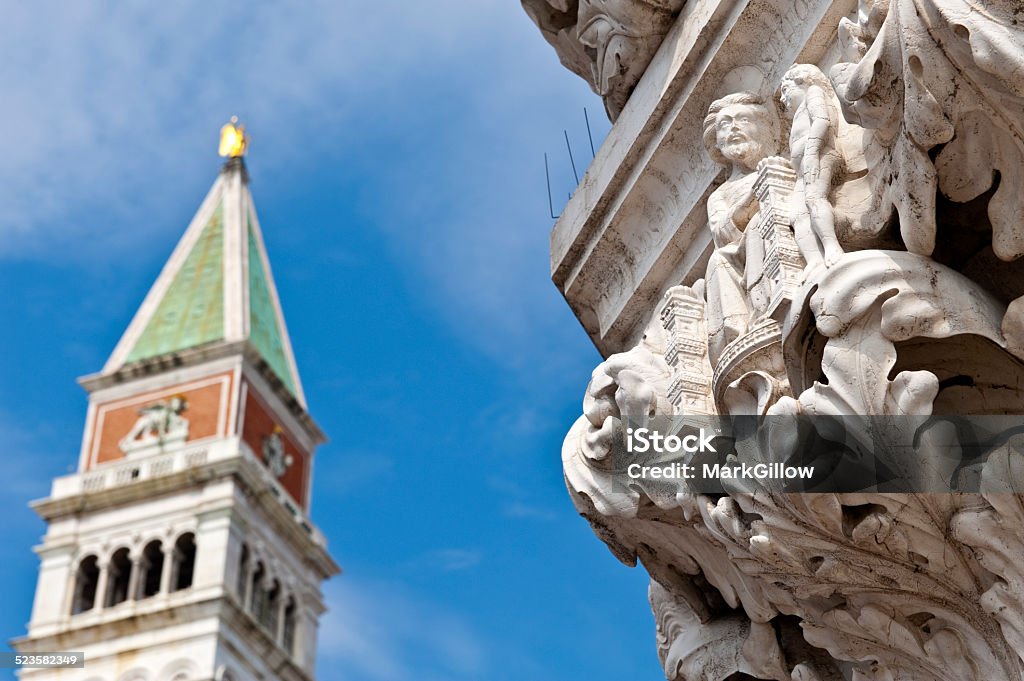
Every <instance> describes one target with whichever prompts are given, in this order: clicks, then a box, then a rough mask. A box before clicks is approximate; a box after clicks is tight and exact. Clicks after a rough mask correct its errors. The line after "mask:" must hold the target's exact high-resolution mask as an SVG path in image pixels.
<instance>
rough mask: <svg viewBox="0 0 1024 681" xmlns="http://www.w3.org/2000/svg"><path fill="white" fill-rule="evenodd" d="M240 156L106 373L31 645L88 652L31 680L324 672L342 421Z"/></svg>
mask: <svg viewBox="0 0 1024 681" xmlns="http://www.w3.org/2000/svg"><path fill="white" fill-rule="evenodd" d="M247 141H248V138H247V137H246V135H245V131H244V129H243V128H242V127H241V126H239V125H237V121H236V120H235V119H232V122H231V123H229V124H228V125H226V126H224V129H223V130H222V131H221V145H220V150H221V155H222V156H225V157H226V159H227V160H226V162H225V163H224V166H223V168H222V169H221V171H220V174H219V176H218V177H217V179H216V181H215V182H214V184H213V187H212V188H211V189H210V191H209V193H208V194H207V196H206V199H205V200H204V201H203V203H202V205H201V206H200V207H199V210H198V211H197V212H196V214H195V217H194V218H193V219H192V222H191V223H190V224H189V226H188V228H187V229H186V231H185V233H184V235H183V236H182V238H181V240H180V241H179V243H178V245H177V247H176V248H175V249H174V252H173V253H172V254H171V256H170V259H169V260H168V261H167V263H166V264H165V265H164V268H163V271H162V272H161V273H160V275H159V277H158V278H157V280H156V282H155V283H154V284H153V287H152V288H151V289H150V291H149V294H148V295H147V296H146V298H145V300H144V301H143V303H142V305H141V307H140V308H139V310H138V312H137V313H136V314H135V317H134V319H133V320H132V321H131V323H130V324H129V326H128V329H127V330H126V331H125V333H124V335H123V336H122V338H121V340H120V342H119V343H118V344H117V346H116V348H115V349H114V351H113V353H112V354H111V356H110V359H109V360H108V361H107V363H106V365H105V366H104V367H103V370H102V371H101V372H100V373H98V374H94V375H91V376H86V377H84V378H82V379H81V380H80V382H81V384H82V386H83V387H84V388H85V390H86V391H87V392H88V393H89V408H88V413H87V416H86V424H85V432H84V436H83V438H82V448H81V453H80V455H79V461H78V470H77V472H76V473H75V474H73V475H67V476H64V477H60V478H57V479H56V480H54V481H53V486H52V489H51V492H50V496H49V497H47V498H46V499H42V500H40V501H37V502H34V503H33V507H34V508H35V510H36V511H37V512H38V513H39V514H40V515H41V516H42V517H43V519H44V520H45V521H46V522H47V524H48V527H47V531H46V535H45V536H44V538H43V541H42V544H41V545H40V546H38V547H36V549H35V550H36V553H37V554H38V555H39V558H40V563H41V564H40V569H39V581H38V584H37V588H36V595H35V601H34V604H33V609H32V617H31V621H30V622H29V625H28V635H27V636H25V637H23V638H20V639H18V640H16V641H15V642H14V645H15V647H16V649H17V650H18V651H19V652H22V653H31V652H57V651H81V652H83V653H84V654H85V667H84V668H82V669H23V670H22V671H21V672H20V675H21V678H22V679H23V680H24V681H49V680H50V679H57V678H60V679H61V680H62V681H75V680H77V679H81V680H82V681H198V680H201V679H202V680H206V679H217V680H218V681H224V680H226V679H231V680H232V681H249V680H253V681H255V680H258V679H287V680H294V681H308V680H309V679H312V678H313V673H314V663H315V657H316V637H317V627H318V621H319V618H320V616H321V615H322V614H323V612H324V604H323V599H322V596H321V591H320V585H321V583H322V582H323V581H324V580H326V579H328V578H329V577H331V576H333V575H336V574H338V573H339V568H338V566H337V565H336V564H335V562H334V561H333V560H332V559H331V557H330V555H329V554H328V552H327V545H326V541H325V539H324V537H323V535H322V534H321V533H320V531H319V530H318V529H317V528H316V527H315V526H314V525H313V523H312V521H311V520H310V517H309V514H310V488H311V478H312V473H313V453H314V450H315V448H316V446H317V445H318V444H320V443H321V442H323V440H324V436H323V434H322V433H321V431H320V429H319V428H318V427H317V425H316V424H315V423H314V422H313V420H312V418H311V417H310V416H309V413H308V412H307V408H306V400H305V396H304V394H303V392H302V382H301V380H300V378H299V373H298V371H297V369H296V366H295V359H294V357H293V356H292V348H291V342H290V340H289V337H288V332H287V329H286V327H285V323H284V316H283V314H282V312H281V305H280V302H279V300H278V297H277V290H276V288H275V286H274V279H273V277H272V275H271V270H270V262H269V260H268V259H267V253H266V249H265V247H264V244H263V238H262V235H261V231H260V226H259V222H258V220H257V219H256V211H255V209H254V206H253V200H252V195H251V194H250V192H249V187H248V175H247V172H246V167H245V161H244V153H245V147H246V144H247Z"/></svg>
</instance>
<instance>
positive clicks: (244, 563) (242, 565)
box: [235, 544, 249, 599]
mask: <svg viewBox="0 0 1024 681" xmlns="http://www.w3.org/2000/svg"><path fill="white" fill-rule="evenodd" d="M248 572H249V547H248V546H247V545H245V544H242V557H241V558H239V559H238V580H237V581H236V583H235V591H236V592H237V593H238V598H239V599H244V598H245V585H246V580H245V578H246V576H247V574H246V573H248Z"/></svg>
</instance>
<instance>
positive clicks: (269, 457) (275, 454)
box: [263, 426, 294, 478]
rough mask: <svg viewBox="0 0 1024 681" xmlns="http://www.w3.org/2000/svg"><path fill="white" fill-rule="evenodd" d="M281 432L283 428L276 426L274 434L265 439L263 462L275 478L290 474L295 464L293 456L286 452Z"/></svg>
mask: <svg viewBox="0 0 1024 681" xmlns="http://www.w3.org/2000/svg"><path fill="white" fill-rule="evenodd" d="M281 432H282V431H281V426H274V432H272V433H271V434H270V435H268V436H267V437H265V438H263V460H264V461H265V462H266V464H267V468H269V469H270V472H271V473H273V475H274V477H275V478H280V477H281V476H282V475H284V474H285V473H286V472H288V469H289V468H290V467H291V465H292V463H294V462H293V460H292V456H291V454H288V453H287V452H285V449H284V440H283V439H282V438H281Z"/></svg>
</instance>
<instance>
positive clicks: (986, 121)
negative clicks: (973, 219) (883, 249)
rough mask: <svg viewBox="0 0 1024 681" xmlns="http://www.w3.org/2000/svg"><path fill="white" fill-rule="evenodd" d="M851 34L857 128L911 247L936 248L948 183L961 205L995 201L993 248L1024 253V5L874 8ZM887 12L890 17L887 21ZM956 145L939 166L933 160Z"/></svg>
mask: <svg viewBox="0 0 1024 681" xmlns="http://www.w3.org/2000/svg"><path fill="white" fill-rule="evenodd" d="M864 4H867V5H869V11H865V12H863V13H862V15H861V19H860V22H859V23H856V24H855V23H853V22H850V21H848V20H844V24H843V26H842V28H841V35H843V36H846V37H847V42H848V45H847V47H848V50H849V51H850V52H852V53H853V55H852V56H854V57H855V58H858V59H859V61H858V62H857V63H856V64H853V63H844V64H839V65H837V66H836V67H835V68H834V69H833V71H832V78H833V81H834V82H835V84H836V90H837V92H838V94H839V96H840V100H841V102H842V104H843V109H844V111H845V113H846V116H847V118H848V119H849V120H851V121H854V122H856V123H859V124H860V125H862V126H864V127H865V128H869V129H872V130H873V131H874V134H873V135H871V137H870V143H871V144H874V145H877V146H878V147H879V148H880V149H882V150H883V151H882V153H881V155H880V157H878V156H876V157H874V158H872V159H870V162H871V163H872V164H873V166H874V167H873V168H872V176H873V177H874V178H875V180H876V181H877V182H879V184H878V186H877V189H878V190H879V192H880V193H882V194H884V195H885V196H886V197H887V199H888V201H889V202H890V203H891V204H892V205H894V206H895V207H896V209H897V211H898V213H899V218H900V230H901V232H902V235H903V239H904V242H905V243H906V246H907V249H908V250H909V251H911V252H912V253H918V254H921V255H929V254H931V252H932V250H933V248H934V246H935V234H936V215H935V191H936V186H938V187H939V188H941V190H942V192H943V193H944V194H945V195H946V196H947V197H948V198H950V199H952V200H954V201H959V202H964V201H968V200H971V199H973V198H976V197H977V196H979V195H981V194H982V193H983V192H985V191H987V190H988V189H989V188H991V187H992V186H993V184H994V182H995V181H996V177H997V173H998V177H999V188H998V189H997V190H996V192H995V194H994V196H993V197H992V199H991V201H990V202H989V206H988V214H989V220H990V221H991V223H992V230H993V249H994V251H995V253H996V255H997V256H998V257H1000V258H1001V259H1003V260H1007V261H1010V260H1014V259H1016V258H1019V257H1021V255H1024V225H1022V223H1021V221H1020V215H1021V214H1022V213H1024V193H1021V192H1020V191H1019V188H1020V186H1021V181H1022V172H1024V171H1022V169H1024V129H1022V126H1021V119H1020V111H1021V110H1022V108H1024V80H1022V79H1021V73H1022V72H1024V9H1022V8H1021V6H1020V3H1019V2H1016V1H1015V0H996V1H994V2H985V3H981V2H977V0H889V2H888V9H887V11H885V10H883V6H884V5H883V2H882V1H880V0H875V1H874V2H867V3H864ZM882 16H884V20H881V17H882ZM940 145H945V147H944V148H942V150H941V151H940V152H939V154H938V156H937V158H936V160H935V162H934V163H933V162H932V159H931V157H930V156H929V152H930V151H932V150H933V149H935V148H936V147H939V146H940Z"/></svg>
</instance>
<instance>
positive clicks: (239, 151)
mask: <svg viewBox="0 0 1024 681" xmlns="http://www.w3.org/2000/svg"><path fill="white" fill-rule="evenodd" d="M248 146H249V136H248V135H246V134H245V126H244V125H238V116H232V117H231V122H230V123H228V124H227V125H225V126H224V127H223V128H221V129H220V149H219V153H220V155H221V156H224V157H225V158H237V157H239V156H245V148H246V147H248Z"/></svg>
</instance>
